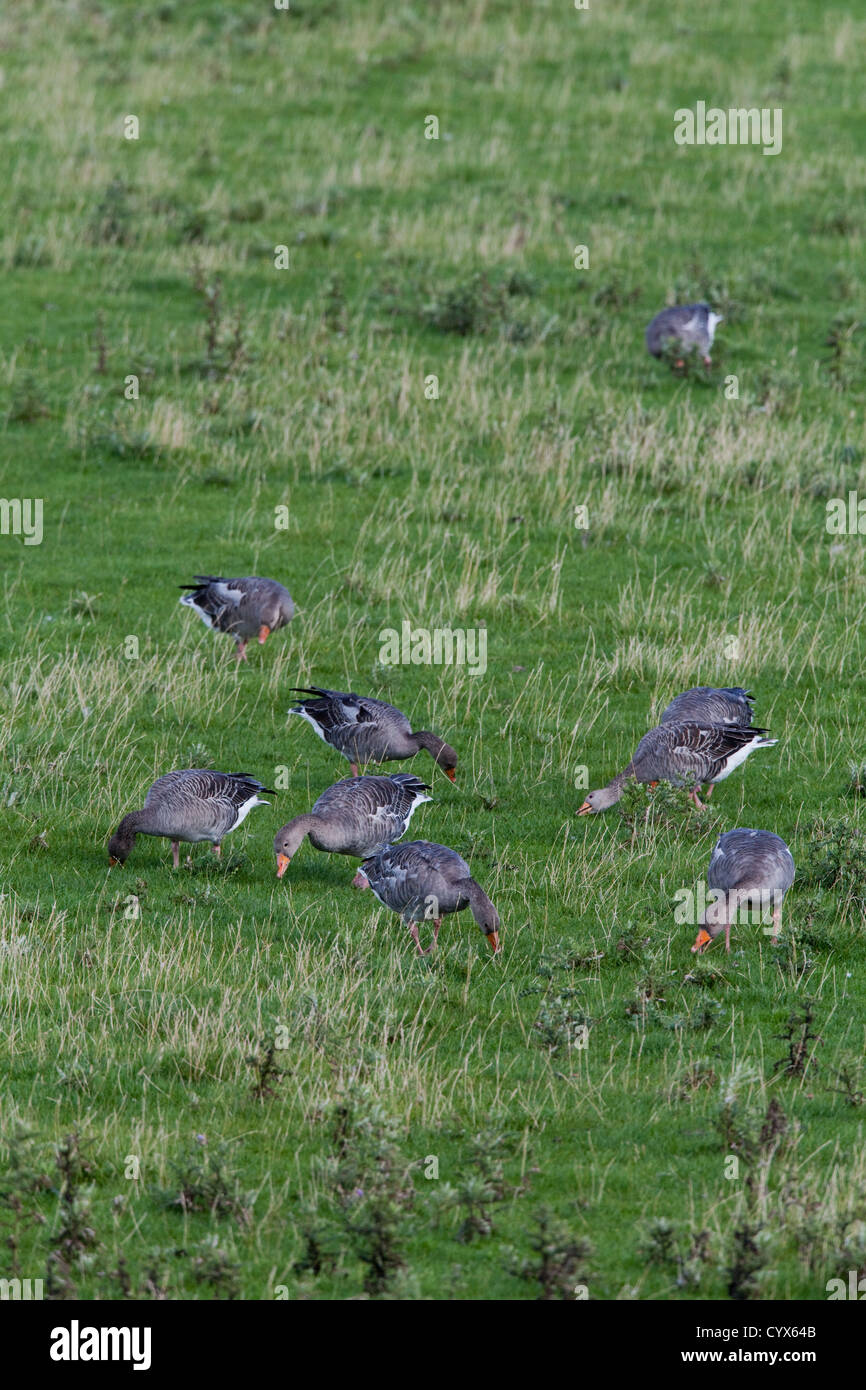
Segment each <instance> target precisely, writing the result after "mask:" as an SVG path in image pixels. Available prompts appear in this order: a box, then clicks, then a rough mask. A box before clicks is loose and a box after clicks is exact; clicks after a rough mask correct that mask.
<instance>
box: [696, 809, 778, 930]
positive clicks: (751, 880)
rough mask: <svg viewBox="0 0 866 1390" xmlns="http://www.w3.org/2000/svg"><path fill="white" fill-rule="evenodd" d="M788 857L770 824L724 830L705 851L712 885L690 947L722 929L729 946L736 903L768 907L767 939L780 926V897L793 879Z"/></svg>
mask: <svg viewBox="0 0 866 1390" xmlns="http://www.w3.org/2000/svg"><path fill="white" fill-rule="evenodd" d="M794 874H795V868H794V857H793V855H792V854H791V851H790V850H789V848H788V846H787V845H786V844H785V841H784V840H783V839H782V837H781V836H780V835H774V834H773V832H772V831H771V830H728V831H726V832H725V834H724V835H720V836H719V838H718V840H717V841H716V844H715V848H714V849H713V852H712V855H711V856H710V866H709V869H708V870H707V884H708V886H709V887H710V888H711V889H712V890H713V892H712V894H711V897H712V899H713V901H711V902H710V903H709V904H708V906H707V908H706V910H705V911H704V912H703V914H702V916H701V921H700V931H699V932H698V935H697V939H696V941H695V944H694V946H693V947H692V950H693V951H695V952H698V953H700V952H701V951H705V950H706V949H707V947H708V946H710V945H711V944H712V942H713V941H714V940H715V939H716V937H717V936H719V935H720V934H721V933H722V932H724V933H725V950H726V951H730V949H731V923H732V922H733V920H734V918H735V917H736V915H737V912H738V910H739V909H740V908H741V907H749V908H757V909H758V910H759V911H760V912H761V913H763V912H764V911H765V910H766V909H767V908H768V907H769V908H770V909H771V910H772V913H773V934H772V937H771V942H772V944H773V945H775V944H776V942H777V941H778V939H779V932H780V931H781V929H782V903H783V901H784V898H785V894H786V893H787V891H788V889H789V888H790V887H791V884H792V883H793V882H794Z"/></svg>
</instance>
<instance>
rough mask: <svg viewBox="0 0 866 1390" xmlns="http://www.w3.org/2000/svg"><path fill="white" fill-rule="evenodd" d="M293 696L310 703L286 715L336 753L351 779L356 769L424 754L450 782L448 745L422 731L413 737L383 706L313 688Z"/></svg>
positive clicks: (453, 762)
mask: <svg viewBox="0 0 866 1390" xmlns="http://www.w3.org/2000/svg"><path fill="white" fill-rule="evenodd" d="M295 693H296V694H298V695H306V696H308V697H310V698H307V699H306V700H301V701H300V702H299V703H298V704H297V705H293V706H292V708H291V709H290V710H289V714H299V715H300V716H301V718H302V719H306V721H307V723H308V724H312V726H313V728H314V729H315V731H316V733H317V734H318V735H319V738H321V739H324V741H325V743H328V744H330V746H331V747H332V748H336V750H337V752H338V753H342V755H343V757H344V758H346V760H347V761H348V763H349V766H350V767H351V769H352V776H353V777H357V775H358V767H359V765H360V764H366V763H390V762H401V761H402V760H403V759H404V758H414V756H415V754H416V753H418V752H419V751H420V749H422V748H425V749H426V750H427V752H428V753H429V754H430V756H431V757H432V759H433V761H434V762H435V763H436V764H437V765H438V766H439V767H441V769H442V771H443V772H444V773H445V775H446V777H450V779H451V781H452V782H453V781H454V778H455V770H456V768H457V754H456V753H455V752H454V749H453V748H452V747H451V746H450V744H447V743H445V742H444V740H443V739H441V738H440V737H439V736H438V734H431V733H430V732H429V730H427V729H416V730H414V731H413V729H412V725H411V724H410V723H409V720H408V719H407V718H406V716H405V714H402V713H401V711H400V710H398V709H395V707H394V706H393V705H389V704H386V702H385V701H384V700H373V699H370V698H369V696H366V695H364V696H362V695H355V694H353V693H351V692H348V693H344V692H343V691H341V690H322V689H319V688H318V687H316V686H312V687H311V688H310V689H306V690H305V689H296V692H295Z"/></svg>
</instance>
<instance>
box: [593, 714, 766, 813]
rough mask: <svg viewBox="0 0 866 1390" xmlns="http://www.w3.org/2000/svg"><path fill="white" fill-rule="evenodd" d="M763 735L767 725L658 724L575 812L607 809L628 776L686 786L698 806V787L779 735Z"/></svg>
mask: <svg viewBox="0 0 866 1390" xmlns="http://www.w3.org/2000/svg"><path fill="white" fill-rule="evenodd" d="M767 733H768V730H767V729H755V728H748V729H743V728H739V727H737V726H735V725H730V724H726V725H722V724H714V725H705V726H704V725H700V724H659V726H658V727H657V728H655V729H650V731H649V733H647V734H644V736H643V738H642V739H641V741H640V743H639V744H638V746H637V748H636V750H635V753H634V757H633V758H632V759H631V762H630V763H629V764H628V766H627V767H625V768H624V769H623V771H622V772H619V773H617V775H616V777H613V778H612V779H611V781H610V782H608V784H607V786H605V787H600V788H599V789H598V791H592V792H590V793H589V794H588V796H587V798H586V800H585V801H584V803H583V805H582V806H581V807H580V810H579V811H578V815H581V816H583V815H587V814H588V813H589V812H590V811H606V810H607V809H608V807H610V806H613V805H614V804H615V803H616V802H617V801H619V799H620V797H621V796H622V794H623V790H624V788H625V785H626V783H627V782H629V781H632V780H634V781H636V782H672V783H673V785H674V786H678V787H682V786H687V787H689V788H690V791H689V795H690V797H691V799H692V800H693V801H694V803H695V805H696V806H698V807H700V806H701V802H700V801H699V800H698V795H697V788H698V785H699V784H700V783H701V782H723V781H724V779H725V778H726V777H727V776H729V774H730V773H731V772H733V770H734V768H735V767H739V765H740V763H742V762H745V760H746V758H747V757H748V756H749V754H750V753H751V752H752V751H753V750H754V749H755V748H771V747H772V746H773V744H775V743H777V742H778V739H775V738H767V737H766V735H767Z"/></svg>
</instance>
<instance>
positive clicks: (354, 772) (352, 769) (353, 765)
mask: <svg viewBox="0 0 866 1390" xmlns="http://www.w3.org/2000/svg"><path fill="white" fill-rule="evenodd" d="M349 771H350V772H351V774H352V776H353V777H357V775H358V764H357V763H349Z"/></svg>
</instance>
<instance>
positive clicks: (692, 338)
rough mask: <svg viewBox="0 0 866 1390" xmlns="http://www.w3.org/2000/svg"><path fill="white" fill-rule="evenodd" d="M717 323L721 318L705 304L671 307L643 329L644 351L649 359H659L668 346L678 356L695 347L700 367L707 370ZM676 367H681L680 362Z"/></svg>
mask: <svg viewBox="0 0 866 1390" xmlns="http://www.w3.org/2000/svg"><path fill="white" fill-rule="evenodd" d="M721 322H722V315H721V314H714V313H713V311H712V309H711V308H710V306H709V304H705V303H703V302H702V303H700V304H672V305H671V306H670V308H668V309H662V311H661V313H659V314H656V316H655V318H654V319H653V320H652V322H651V323H650V325H649V327H648V328H647V331H646V345H647V351H648V352H650V353H651V354H652V356H653V357H662V356H663V355H664V353H665V351H666V350H667V348H668V347H669V346H671V345H672V346H673V347H675V348H676V349H677V350H678V351H679V352H682V353H686V352H690V351H692V350H693V349H695V348H696V349H697V350H698V352H700V354H701V356H702V357H703V359H704V366H705V367H709V366H711V365H712V362H711V359H710V348H711V347H712V345H713V339H714V338H715V336H716V328H717V327H718V325H719V324H720V323H721ZM676 366H678V367H682V366H683V361H682V359H680V360H678V361H677V363H676Z"/></svg>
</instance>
